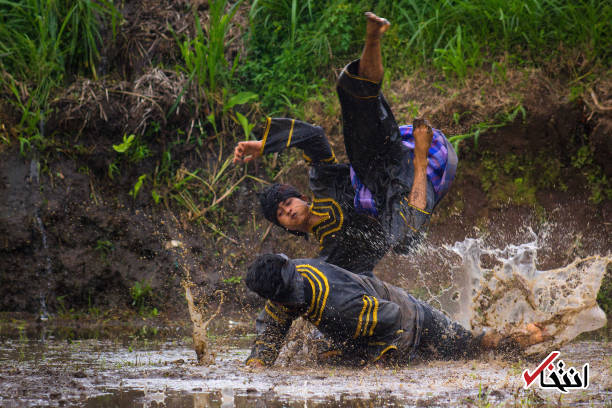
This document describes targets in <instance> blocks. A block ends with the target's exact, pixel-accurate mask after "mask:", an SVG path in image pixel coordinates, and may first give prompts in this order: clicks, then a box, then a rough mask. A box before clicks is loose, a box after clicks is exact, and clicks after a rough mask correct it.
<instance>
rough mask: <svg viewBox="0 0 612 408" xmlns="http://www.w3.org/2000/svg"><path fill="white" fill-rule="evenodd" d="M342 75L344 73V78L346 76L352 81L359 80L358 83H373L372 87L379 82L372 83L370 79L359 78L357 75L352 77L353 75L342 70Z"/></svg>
mask: <svg viewBox="0 0 612 408" xmlns="http://www.w3.org/2000/svg"><path fill="white" fill-rule="evenodd" d="M343 73H344V74H346V76H348V77H349V78H352V79H357V80H359V81H366V82H371V83H373V84H374V85H378V84H380V82H374V81H372V80H371V79H368V78H363V77H360V76H357V75H353V74H351V73H350V72H348V70H347V69H344V70H343Z"/></svg>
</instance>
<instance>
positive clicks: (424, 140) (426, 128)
mask: <svg viewBox="0 0 612 408" xmlns="http://www.w3.org/2000/svg"><path fill="white" fill-rule="evenodd" d="M412 136H413V137H414V154H415V157H417V156H418V158H419V159H421V158H422V159H427V152H428V151H429V148H430V147H431V141H432V140H433V130H432V128H431V126H430V125H429V122H427V121H426V120H425V119H422V118H416V119H415V120H414V121H413V122H412Z"/></svg>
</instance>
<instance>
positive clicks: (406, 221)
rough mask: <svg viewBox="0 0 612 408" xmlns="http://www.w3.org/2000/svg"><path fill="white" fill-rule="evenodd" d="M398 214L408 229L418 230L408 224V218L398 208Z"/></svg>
mask: <svg viewBox="0 0 612 408" xmlns="http://www.w3.org/2000/svg"><path fill="white" fill-rule="evenodd" d="M399 215H401V216H402V218H403V219H404V222H405V223H406V226H407V227H408V228H410V229H411V230H413V231H414V232H418V231H417V230H416V228H414V227H413V226H412V225H410V224H409V223H408V220H407V219H406V217H404V214H403V213H402V210H399Z"/></svg>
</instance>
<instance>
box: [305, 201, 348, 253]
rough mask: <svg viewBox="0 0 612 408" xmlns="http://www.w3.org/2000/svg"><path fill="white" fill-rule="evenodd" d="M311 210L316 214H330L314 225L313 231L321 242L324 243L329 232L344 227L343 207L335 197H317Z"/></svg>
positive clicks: (331, 232)
mask: <svg viewBox="0 0 612 408" xmlns="http://www.w3.org/2000/svg"><path fill="white" fill-rule="evenodd" d="M310 211H311V212H312V213H313V214H316V215H327V216H328V218H325V219H323V220H322V221H321V222H319V223H318V224H316V225H314V226H313V227H312V232H313V234H314V235H315V237H316V238H317V239H318V240H319V244H323V240H324V239H325V237H326V236H328V235H329V234H333V233H334V232H336V231H339V230H340V229H342V225H343V224H344V214H343V213H342V207H340V204H338V203H337V202H336V201H334V200H333V199H331V198H315V199H314V200H313V202H312V206H311V207H310Z"/></svg>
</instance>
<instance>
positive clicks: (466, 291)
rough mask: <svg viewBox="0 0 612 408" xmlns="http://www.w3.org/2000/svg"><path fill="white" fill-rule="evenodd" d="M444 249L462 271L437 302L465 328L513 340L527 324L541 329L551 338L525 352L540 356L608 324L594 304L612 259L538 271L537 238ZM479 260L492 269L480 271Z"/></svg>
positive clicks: (457, 270)
mask: <svg viewBox="0 0 612 408" xmlns="http://www.w3.org/2000/svg"><path fill="white" fill-rule="evenodd" d="M446 249H447V250H449V251H451V252H453V253H455V254H457V255H459V256H460V258H461V265H460V266H459V267H456V268H455V270H454V271H453V275H454V281H453V285H452V290H447V291H445V292H444V294H443V295H441V296H438V298H437V300H438V301H439V302H440V303H441V304H442V307H443V309H444V310H445V311H447V312H448V313H449V314H450V315H451V316H452V317H453V318H454V319H455V320H457V321H458V322H460V323H461V324H462V325H464V326H465V327H468V328H473V329H480V328H486V327H488V328H496V329H498V330H502V331H504V332H506V333H508V334H512V333H520V328H521V327H522V326H523V325H524V324H525V323H539V324H540V325H541V326H543V327H544V328H545V332H546V334H547V335H548V336H549V337H550V338H549V339H548V340H547V341H544V342H542V343H539V344H536V345H533V346H531V347H529V348H528V349H526V350H525V353H526V354H538V353H543V352H546V351H547V350H551V349H557V348H559V347H561V346H562V345H564V344H566V343H567V342H569V341H570V340H572V339H574V338H575V337H576V336H578V335H579V334H580V333H583V332H587V331H591V330H596V329H598V328H601V327H603V326H604V325H605V323H606V315H605V313H604V312H603V310H601V308H599V306H598V305H597V301H596V298H597V293H598V292H599V288H600V286H601V282H602V279H603V276H604V273H605V271H606V267H607V265H608V264H609V263H610V262H612V257H610V256H591V257H586V258H582V259H576V260H575V261H574V262H572V263H571V264H569V265H567V266H565V267H562V268H558V269H553V270H548V271H539V270H537V268H536V255H537V250H538V245H537V237H534V240H533V241H532V242H528V243H525V244H521V245H508V246H507V247H506V248H504V249H494V248H486V247H485V246H484V244H483V241H482V240H481V239H472V238H468V239H466V240H465V241H463V242H457V243H455V244H454V245H453V246H452V247H447V248H446ZM483 257H487V261H488V262H489V263H492V264H493V265H494V266H493V267H492V268H486V267H484V266H483V262H482V259H483Z"/></svg>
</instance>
